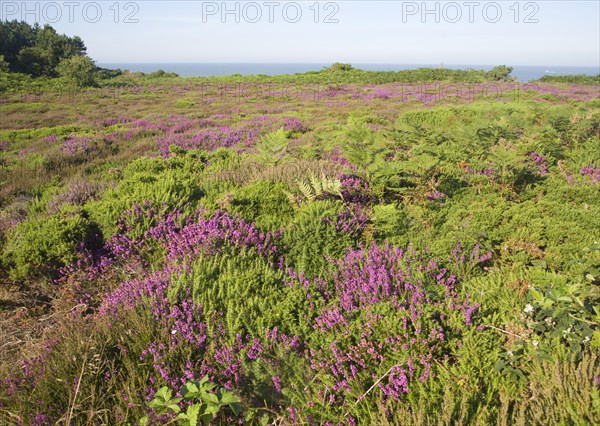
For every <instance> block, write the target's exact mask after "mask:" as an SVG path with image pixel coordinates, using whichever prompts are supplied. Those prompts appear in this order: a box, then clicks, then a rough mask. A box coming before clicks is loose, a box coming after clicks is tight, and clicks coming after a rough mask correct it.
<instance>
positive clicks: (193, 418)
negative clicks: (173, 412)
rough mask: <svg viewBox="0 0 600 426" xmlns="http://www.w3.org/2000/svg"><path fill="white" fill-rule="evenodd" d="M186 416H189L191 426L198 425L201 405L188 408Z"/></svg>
mask: <svg viewBox="0 0 600 426" xmlns="http://www.w3.org/2000/svg"><path fill="white" fill-rule="evenodd" d="M186 414H187V416H188V419H189V422H190V426H196V425H197V424H198V418H199V416H200V404H193V405H190V406H189V407H188V408H187V411H186Z"/></svg>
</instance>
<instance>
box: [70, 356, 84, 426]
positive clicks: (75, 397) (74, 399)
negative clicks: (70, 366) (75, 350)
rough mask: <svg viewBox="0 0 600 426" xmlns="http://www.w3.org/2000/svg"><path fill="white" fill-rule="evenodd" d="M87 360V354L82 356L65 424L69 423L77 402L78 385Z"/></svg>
mask: <svg viewBox="0 0 600 426" xmlns="http://www.w3.org/2000/svg"><path fill="white" fill-rule="evenodd" d="M86 362H87V354H86V355H85V357H84V358H83V363H82V364H81V372H80V373H79V377H78V378H77V386H76V387H75V395H74V396H73V402H72V403H71V408H70V409H69V416H68V417H67V422H66V424H67V425H70V424H71V419H72V417H73V410H74V409H75V403H76V402H77V395H78V394H79V386H80V385H81V379H82V377H83V372H84V371H85V363H86Z"/></svg>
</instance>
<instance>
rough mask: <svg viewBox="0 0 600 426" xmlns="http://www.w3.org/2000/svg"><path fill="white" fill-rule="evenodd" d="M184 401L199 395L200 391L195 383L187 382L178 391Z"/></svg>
mask: <svg viewBox="0 0 600 426" xmlns="http://www.w3.org/2000/svg"><path fill="white" fill-rule="evenodd" d="M179 392H180V393H181V395H183V397H184V398H185V399H192V398H196V397H197V396H198V395H199V394H200V389H199V388H198V386H197V385H196V383H195V382H187V383H186V384H185V385H183V386H182V387H181V390H180V391H179Z"/></svg>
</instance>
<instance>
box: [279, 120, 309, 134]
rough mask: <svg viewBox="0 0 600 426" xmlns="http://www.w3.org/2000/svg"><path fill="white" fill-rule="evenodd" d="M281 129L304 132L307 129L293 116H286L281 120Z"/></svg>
mask: <svg viewBox="0 0 600 426" xmlns="http://www.w3.org/2000/svg"><path fill="white" fill-rule="evenodd" d="M283 129H284V130H287V131H289V132H297V133H304V132H306V131H307V130H308V129H307V128H306V127H304V125H303V124H302V122H301V121H300V120H298V119H297V118H295V117H290V118H286V119H285V121H284V122H283Z"/></svg>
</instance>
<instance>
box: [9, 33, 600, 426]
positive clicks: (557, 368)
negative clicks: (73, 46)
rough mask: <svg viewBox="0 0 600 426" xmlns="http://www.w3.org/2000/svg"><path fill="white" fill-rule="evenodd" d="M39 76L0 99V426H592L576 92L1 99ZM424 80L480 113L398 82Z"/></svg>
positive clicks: (280, 80) (587, 190)
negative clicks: (416, 85)
mask: <svg viewBox="0 0 600 426" xmlns="http://www.w3.org/2000/svg"><path fill="white" fill-rule="evenodd" d="M11 25H14V24H11ZM20 31H23V32H25V33H26V28H25V27H22V28H21V30H20ZM36 31H41V30H39V29H38V30H36ZM30 53H31V52H30ZM38 53H39V52H38ZM84 62H85V63H84ZM9 63H10V64H11V66H13V65H12V64H13V62H11V61H10V59H9ZM57 65H58V66H57V69H58V70H61V71H63V72H62V74H63V76H62V77H58V78H48V77H40V78H35V79H34V78H33V77H31V76H28V75H25V74H20V73H15V72H9V73H0V77H1V78H2V80H0V81H1V82H3V83H2V84H5V86H4V87H11V88H12V89H10V90H7V96H6V98H4V99H3V102H2V104H1V105H0V112H1V113H2V118H3V120H2V122H1V123H0V126H1V127H0V252H1V256H0V342H2V343H1V344H0V383H1V385H0V423H2V424H4V423H6V424H13V423H14V424H32V425H35V424H37V425H48V424H56V423H58V424H69V425H71V424H74V425H96V424H111V425H112V424H116V425H121V424H122V425H127V424H157V425H158V424H179V425H190V426H191V425H198V424H223V425H225V424H236V423H241V424H249V425H254V424H256V425H267V424H281V425H283V424H286V425H287V424H298V425H304V424H344V425H354V424H356V425H363V424H364V425H368V424H376V425H379V424H382V425H386V424H387V425H422V424H432V425H447V424H474V425H488V424H498V425H512V424H533V425H546V424H564V425H583V424H598V423H600V362H599V360H600V358H599V356H598V355H599V354H598V352H599V351H600V327H599V326H600V311H599V309H598V306H600V291H599V287H598V286H599V285H600V245H599V244H600V233H599V231H598V219H597V218H598V217H600V191H598V185H600V125H599V123H600V101H599V99H598V93H597V91H596V88H595V87H594V86H593V85H588V84H571V83H565V82H560V83H557V84H552V83H539V84H537V85H536V87H535V88H533V89H531V90H527V91H523V92H520V91H519V90H520V89H519V90H517V89H515V87H514V84H513V83H514V82H511V81H504V80H506V79H509V73H510V68H508V67H504V66H501V67H497V68H496V69H494V70H493V72H492V71H490V73H489V74H486V73H485V72H483V71H460V72H456V71H451V70H428V69H421V70H410V71H403V72H400V73H370V72H366V71H361V70H356V69H353V68H351V67H347V66H345V65H341V64H338V65H334V66H333V67H332V70H328V69H326V70H323V71H321V72H316V73H305V74H299V75H295V76H278V77H275V78H274V79H273V81H272V83H273V87H275V88H277V89H281V88H285V87H286V85H287V84H288V83H290V84H294V85H298V86H302V85H306V84H312V82H319V81H328V82H329V83H328V84H327V85H324V87H321V88H320V89H318V90H319V93H318V94H319V96H313V94H312V93H309V94H306V93H304V94H300V95H298V94H295V95H290V94H289V93H281V92H279V93H277V95H269V96H266V97H265V96H263V97H261V96H258V95H253V96H245V97H240V96H239V95H238V96H231V93H229V92H226V91H225V90H226V89H223V88H219V87H218V86H217V85H216V83H217V82H220V83H225V82H234V81H235V78H234V77H222V78H215V79H182V78H177V77H175V76H170V75H166V74H164V73H157V74H155V75H136V74H130V73H121V72H115V73H113V72H111V71H109V70H100V71H98V70H96V71H95V78H96V79H97V80H96V82H97V83H98V87H93V88H89V89H86V90H82V91H80V92H77V93H75V94H73V93H61V92H58V93H56V94H54V95H53V96H45V97H42V96H40V97H33V96H32V97H26V96H21V95H19V94H17V93H14V92H12V90H13V89H14V88H15V87H17V86H18V85H19V84H22V83H23V82H25V81H29V82H36V83H37V84H39V85H40V87H45V88H48V87H53V86H52V85H53V84H58V83H57V82H58V81H63V79H64V78H67V77H69V78H72V79H73V80H71V81H72V82H73V83H74V84H77V85H79V86H86V85H87V84H90V83H91V80H86V78H88V77H90V75H91V74H90V71H91V69H92V68H91V61H89V60H88V59H86V58H85V57H83V56H80V55H75V56H72V57H70V58H69V59H64V60H63V61H62V62H59V63H57ZM80 71H81V78H82V80H78V78H79V77H80V75H79V72H80ZM438 78H440V79H441V80H443V81H446V82H449V81H455V82H456V81H459V82H477V81H480V82H481V83H477V84H480V85H479V86H478V85H477V84H475V85H474V86H473V87H475V88H481V87H485V85H486V84H496V85H498V87H501V88H502V89H503V90H504V92H503V93H501V94H499V95H498V96H495V97H492V96H489V95H484V96H481V97H475V98H464V97H463V98H461V97H460V96H453V95H448V94H442V95H438V94H436V93H435V91H434V90H431V88H427V87H426V88H425V89H423V90H422V91H418V92H415V91H416V89H415V88H414V87H412V86H411V89H410V90H411V93H410V94H409V95H407V94H406V92H405V91H404V90H403V85H402V84H398V83H399V82H405V81H406V82H408V81H421V82H423V83H425V82H429V81H432V79H438ZM420 79H422V80H420ZM78 81H80V83H78ZM261 81H262V82H264V81H267V80H266V79H265V77H260V76H250V77H248V78H245V79H242V80H241V81H239V83H240V84H246V83H252V82H261ZM336 81H337V83H336ZM213 83H215V84H214V85H213ZM57 87H58V86H57ZM242 87H244V86H242ZM107 89H115V90H117V89H119V90H121V89H123V90H124V91H123V92H119V93H118V94H115V92H111V91H108V90H107ZM438 93H439V92H438ZM75 95H77V96H75Z"/></svg>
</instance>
